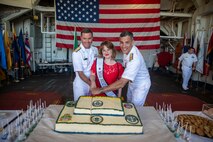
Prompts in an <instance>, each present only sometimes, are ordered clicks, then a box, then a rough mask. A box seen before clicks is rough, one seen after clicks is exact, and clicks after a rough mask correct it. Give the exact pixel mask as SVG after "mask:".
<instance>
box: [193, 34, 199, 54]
mask: <svg viewBox="0 0 213 142" xmlns="http://www.w3.org/2000/svg"><path fill="white" fill-rule="evenodd" d="M193 48H194V49H195V54H196V55H197V53H198V52H197V51H198V31H197V33H196V35H195V39H194V44H193Z"/></svg>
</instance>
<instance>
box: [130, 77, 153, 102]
mask: <svg viewBox="0 0 213 142" xmlns="http://www.w3.org/2000/svg"><path fill="white" fill-rule="evenodd" d="M150 86H151V81H150V79H147V80H144V81H143V83H140V84H134V83H129V86H128V91H127V102H131V103H133V104H134V105H135V106H143V105H144V103H145V101H146V97H147V94H148V92H149V88H150Z"/></svg>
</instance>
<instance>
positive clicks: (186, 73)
mask: <svg viewBox="0 0 213 142" xmlns="http://www.w3.org/2000/svg"><path fill="white" fill-rule="evenodd" d="M181 62H182V67H181V69H182V77H183V83H182V88H183V90H185V91H186V90H188V89H189V88H188V82H189V79H190V77H191V75H192V70H195V67H196V63H197V56H196V55H195V54H194V48H193V47H190V48H189V49H188V52H186V53H184V54H182V55H181V56H180V57H179V61H178V66H177V68H178V69H180V64H181Z"/></svg>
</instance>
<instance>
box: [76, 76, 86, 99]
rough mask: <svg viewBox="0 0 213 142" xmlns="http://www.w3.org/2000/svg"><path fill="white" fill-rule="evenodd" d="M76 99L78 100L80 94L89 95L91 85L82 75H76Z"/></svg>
mask: <svg viewBox="0 0 213 142" xmlns="http://www.w3.org/2000/svg"><path fill="white" fill-rule="evenodd" d="M73 93H74V101H77V100H78V98H79V97H80V96H88V95H89V94H90V87H89V85H88V84H86V83H85V82H84V81H82V80H81V78H80V77H76V78H75V80H74V82H73Z"/></svg>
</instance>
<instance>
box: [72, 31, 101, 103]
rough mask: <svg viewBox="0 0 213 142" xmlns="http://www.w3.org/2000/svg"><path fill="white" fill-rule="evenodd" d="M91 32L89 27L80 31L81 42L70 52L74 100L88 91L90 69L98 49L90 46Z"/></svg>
mask: <svg viewBox="0 0 213 142" xmlns="http://www.w3.org/2000/svg"><path fill="white" fill-rule="evenodd" d="M92 41H93V32H92V31H91V30H90V29H83V30H82V31H81V44H80V46H79V47H78V48H76V49H75V51H74V52H73V54H72V60H73V68H74V72H75V75H76V77H75V79H74V82H73V92H74V101H77V100H78V98H79V97H80V96H86V95H89V94H90V93H89V92H90V90H89V88H90V80H89V77H90V69H91V66H92V64H93V62H94V60H95V59H96V57H97V56H98V49H97V48H96V47H94V46H92Z"/></svg>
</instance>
